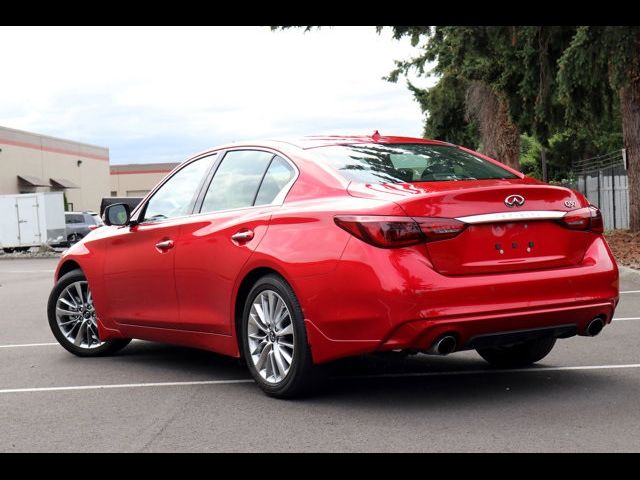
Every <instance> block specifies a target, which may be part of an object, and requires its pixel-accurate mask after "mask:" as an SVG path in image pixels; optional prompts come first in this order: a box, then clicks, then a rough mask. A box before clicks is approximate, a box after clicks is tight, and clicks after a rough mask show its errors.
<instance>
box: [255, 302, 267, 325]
mask: <svg viewBox="0 0 640 480" xmlns="http://www.w3.org/2000/svg"><path fill="white" fill-rule="evenodd" d="M253 308H254V310H255V311H256V313H257V314H258V317H257V319H258V320H259V321H260V322H261V324H262V325H264V326H265V328H266V327H267V326H268V325H269V321H268V320H267V317H266V316H265V310H264V305H263V304H258V303H254V304H253Z"/></svg>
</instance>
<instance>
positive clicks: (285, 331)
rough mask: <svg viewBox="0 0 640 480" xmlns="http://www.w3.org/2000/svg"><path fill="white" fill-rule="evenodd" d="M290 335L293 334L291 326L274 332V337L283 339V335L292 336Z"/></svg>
mask: <svg viewBox="0 0 640 480" xmlns="http://www.w3.org/2000/svg"><path fill="white" fill-rule="evenodd" d="M292 334H293V325H291V324H289V325H287V326H286V327H284V328H283V329H282V330H280V331H279V332H276V336H278V337H283V336H285V335H292Z"/></svg>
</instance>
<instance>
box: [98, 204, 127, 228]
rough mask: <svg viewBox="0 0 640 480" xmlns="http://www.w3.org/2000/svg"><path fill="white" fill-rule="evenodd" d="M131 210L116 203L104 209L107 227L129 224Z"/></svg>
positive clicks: (125, 205)
mask: <svg viewBox="0 0 640 480" xmlns="http://www.w3.org/2000/svg"><path fill="white" fill-rule="evenodd" d="M130 218H131V210H130V208H129V205H127V204H125V203H114V204H113V205H109V206H108V207H107V208H105V209H104V219H103V220H104V223H105V225H116V226H123V225H127V224H128V223H129V219H130Z"/></svg>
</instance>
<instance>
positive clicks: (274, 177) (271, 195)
mask: <svg viewBox="0 0 640 480" xmlns="http://www.w3.org/2000/svg"><path fill="white" fill-rule="evenodd" d="M295 173H296V172H295V170H294V169H293V167H292V166H291V165H289V163H288V162H287V161H286V160H285V159H284V158H280V157H278V156H276V157H274V158H273V160H272V161H271V165H269V169H268V170H267V173H266V174H265V176H264V178H263V179H262V184H261V185H260V190H259V191H258V196H257V197H256V201H255V205H268V204H270V203H273V201H274V200H275V199H276V197H277V196H278V194H279V193H280V192H281V191H282V189H283V188H285V187H286V186H287V185H288V184H289V182H290V181H291V180H292V179H293V177H294V175H295Z"/></svg>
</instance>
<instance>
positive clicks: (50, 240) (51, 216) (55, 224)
mask: <svg viewBox="0 0 640 480" xmlns="http://www.w3.org/2000/svg"><path fill="white" fill-rule="evenodd" d="M65 239H66V237H65V219H64V197H63V194H62V192H39V193H24V194H19V195H18V194H15V195H0V248H2V249H26V248H29V247H36V246H39V245H43V244H47V245H57V244H61V243H62V242H64V241H65Z"/></svg>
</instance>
